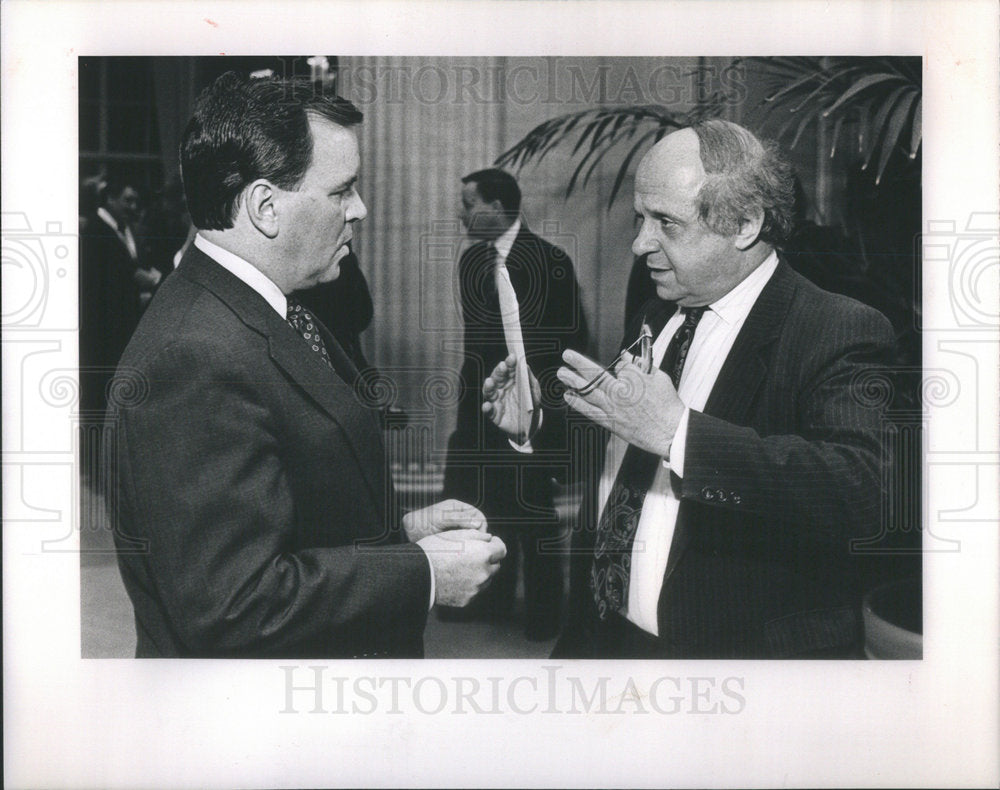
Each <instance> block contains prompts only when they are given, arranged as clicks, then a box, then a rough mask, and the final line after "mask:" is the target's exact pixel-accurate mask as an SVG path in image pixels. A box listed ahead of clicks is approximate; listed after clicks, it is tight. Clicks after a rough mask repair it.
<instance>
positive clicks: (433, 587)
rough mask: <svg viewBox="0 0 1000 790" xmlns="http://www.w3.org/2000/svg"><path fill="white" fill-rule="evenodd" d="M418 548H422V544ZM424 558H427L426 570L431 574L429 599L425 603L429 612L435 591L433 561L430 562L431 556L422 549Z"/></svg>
mask: <svg viewBox="0 0 1000 790" xmlns="http://www.w3.org/2000/svg"><path fill="white" fill-rule="evenodd" d="M420 548H421V550H423V546H421V547H420ZM424 559H426V560H427V569H428V571H430V575H431V600H430V603H428V604H427V611H428V612H429V611H430V610H431V609H433V608H434V593H435V592H436V589H435V584H434V563H432V562H431V558H430V557H428V556H427V552H426V551H424Z"/></svg>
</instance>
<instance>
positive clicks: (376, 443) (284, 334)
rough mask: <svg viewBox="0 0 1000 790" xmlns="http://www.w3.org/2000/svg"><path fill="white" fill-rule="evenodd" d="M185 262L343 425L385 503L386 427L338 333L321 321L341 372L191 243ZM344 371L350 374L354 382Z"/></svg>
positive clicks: (195, 277) (185, 271)
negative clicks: (362, 397) (358, 389)
mask: <svg viewBox="0 0 1000 790" xmlns="http://www.w3.org/2000/svg"><path fill="white" fill-rule="evenodd" d="M181 266H182V267H183V268H180V267H179V268H178V273H181V272H182V273H183V274H184V276H186V277H187V278H188V279H190V280H192V281H194V282H196V283H199V284H200V285H202V286H204V287H205V288H207V289H208V290H209V291H211V292H212V293H213V294H215V295H216V296H217V297H218V298H219V299H221V300H222V301H223V302H224V303H225V304H226V305H228V306H229V308H230V309H231V310H232V311H233V312H234V313H235V314H236V315H237V316H238V317H239V318H240V320H242V321H243V322H244V323H245V324H246V325H247V326H248V327H250V328H251V329H253V330H254V331H256V332H258V333H259V334H261V335H263V336H264V337H266V338H267V342H268V351H269V354H270V356H271V359H272V361H273V362H274V363H275V364H276V365H277V366H278V367H279V368H281V370H283V371H284V372H285V374H286V375H287V376H288V378H289V379H291V381H292V383H293V384H294V385H296V386H298V387H299V388H301V389H302V390H303V391H304V392H305V393H306V394H307V395H308V396H309V397H310V398H311V399H312V400H313V401H314V402H315V403H316V405H317V406H319V408H321V409H322V410H323V411H324V412H325V413H326V414H327V415H328V416H329V417H330V419H332V420H333V421H334V422H336V423H337V424H338V425H339V426H340V428H341V429H342V431H343V433H344V435H345V436H346V437H347V440H348V443H349V444H350V446H351V449H352V451H353V452H354V455H355V456H356V458H357V460H358V465H359V467H360V468H361V471H362V473H363V474H364V477H365V479H366V481H367V482H368V484H369V486H370V487H371V489H372V495H373V497H374V499H375V501H376V502H378V503H380V504H381V503H382V502H383V501H384V499H385V497H384V488H385V486H384V468H383V467H384V465H383V445H382V435H381V430H380V428H379V426H378V421H377V420H376V418H375V417H374V415H373V414H372V412H371V410H370V409H368V408H366V407H365V406H363V405H362V404H361V402H360V401H359V397H358V395H357V394H356V393H355V391H354V385H355V383H356V378H357V369H356V368H355V367H354V365H353V364H352V363H351V361H350V360H349V359H348V358H347V355H346V354H344V352H343V351H342V350H341V348H340V346H339V344H338V343H337V341H336V340H335V339H334V338H333V335H331V334H330V332H329V331H328V330H327V329H326V327H322V325H321V328H322V330H323V337H324V342H325V343H326V345H327V351H328V353H329V354H330V357H331V359H332V361H333V363H334V367H335V368H336V370H337V371H338V372H337V373H335V372H333V371H331V370H330V368H329V367H327V366H326V365H325V364H324V363H323V362H322V361H321V360H320V359H319V357H318V356H317V355H315V354H313V353H312V352H311V351H309V349H308V348H307V347H306V345H305V341H303V339H302V338H301V337H300V336H299V335H298V333H297V332H296V331H295V330H294V329H293V328H292V327H291V326H289V325H288V323H286V322H285V321H284V320H282V318H281V316H279V315H278V314H277V313H276V312H275V311H274V309H273V308H272V307H271V306H270V305H269V304H268V303H267V302H266V301H265V300H264V298H263V297H262V296H260V294H258V293H257V292H256V291H254V290H253V289H252V288H250V286H248V285H246V284H245V283H244V282H242V281H241V280H240V279H239V278H238V277H236V276H235V275H233V274H231V273H230V272H228V271H227V270H226V269H224V268H223V267H222V266H220V265H219V264H217V263H216V262H215V261H213V260H212V259H211V258H210V257H209V256H207V255H205V254H204V253H203V252H201V250H199V249H198V248H196V247H194V246H193V245H192V247H191V248H190V250H189V252H188V253H187V254H186V255H185V258H184V260H183V261H182V262H181ZM338 373H339V375H338ZM342 376H344V377H345V378H348V377H349V378H350V379H351V381H350V383H348V382H347V381H345V380H344V378H341V377H342Z"/></svg>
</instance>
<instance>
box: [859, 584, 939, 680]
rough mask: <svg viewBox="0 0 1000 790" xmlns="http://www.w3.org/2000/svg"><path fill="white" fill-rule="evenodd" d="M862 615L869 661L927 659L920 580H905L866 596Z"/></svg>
mask: <svg viewBox="0 0 1000 790" xmlns="http://www.w3.org/2000/svg"><path fill="white" fill-rule="evenodd" d="M861 615H862V619H863V621H864V627H865V656H866V657H867V658H873V659H896V660H901V659H902V660H906V659H909V660H912V659H920V658H923V655H924V648H923V601H922V592H921V584H920V579H903V580H901V581H894V582H889V583H888V584H883V585H881V586H879V587H876V588H875V589H874V590H872V591H871V592H869V593H868V594H867V595H866V596H865V598H864V601H863V602H862V606H861Z"/></svg>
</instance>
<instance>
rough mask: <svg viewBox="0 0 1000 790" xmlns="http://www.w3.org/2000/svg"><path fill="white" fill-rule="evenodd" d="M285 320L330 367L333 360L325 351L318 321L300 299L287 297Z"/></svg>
mask: <svg viewBox="0 0 1000 790" xmlns="http://www.w3.org/2000/svg"><path fill="white" fill-rule="evenodd" d="M287 321H288V323H289V325H290V326H291V327H292V329H294V330H295V331H296V332H298V333H299V334H300V335H301V336H302V339H303V340H305V341H306V342H307V343H308V344H309V347H310V348H311V349H312V350H313V352H315V353H316V354H319V358H320V359H322V360H323V361H324V362H325V363H326V364H327V365H328V366H329V367H330V368H331V369H332V368H333V362H331V361H330V354H329V353H328V352H327V350H326V344H325V343H324V342H323V337H322V335H321V334H320V332H319V322H318V321H317V320H316V319H315V318H314V317H313V314H312V313H310V312H309V311H308V310H306V308H305V307H303V306H302V303H301V302H300V301H298V300H297V299H295V298H293V297H291V296H289V297H288V317H287Z"/></svg>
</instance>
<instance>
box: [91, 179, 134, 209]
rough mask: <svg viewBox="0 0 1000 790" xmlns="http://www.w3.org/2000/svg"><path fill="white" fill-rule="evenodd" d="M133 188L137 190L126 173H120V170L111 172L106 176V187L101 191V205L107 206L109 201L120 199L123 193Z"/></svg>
mask: <svg viewBox="0 0 1000 790" xmlns="http://www.w3.org/2000/svg"><path fill="white" fill-rule="evenodd" d="M129 187H131V188H132V189H135V191H136V193H138V191H139V190H138V189H136V186H135V184H134V183H133V182H132V179H131V178H129V177H128V176H127V175H126V174H125V173H122V172H119V171H118V170H109V171H108V174H107V175H106V176H104V186H103V187H102V189H101V191H100V200H101V205H102V206H103V205H106V204H107V202H108V201H109V200H112V199H115V198H120V197H121V196H122V193H123V192H124V191H125V190H126V189H128V188H129Z"/></svg>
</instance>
